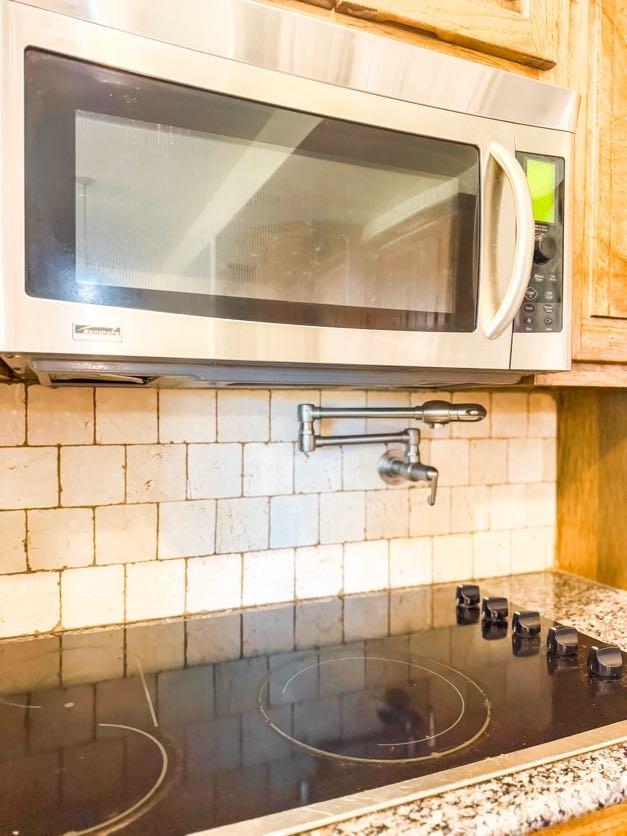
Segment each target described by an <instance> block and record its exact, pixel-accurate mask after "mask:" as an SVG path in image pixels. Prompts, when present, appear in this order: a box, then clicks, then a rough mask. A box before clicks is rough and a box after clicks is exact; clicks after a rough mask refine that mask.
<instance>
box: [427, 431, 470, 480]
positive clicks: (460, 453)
mask: <svg viewBox="0 0 627 836" xmlns="http://www.w3.org/2000/svg"><path fill="white" fill-rule="evenodd" d="M429 464H430V465H432V466H433V467H435V468H437V470H438V471H439V474H440V475H439V477H438V485H441V486H442V487H446V486H447V485H467V484H468V482H469V479H470V443H469V442H468V441H467V440H466V439H461V438H460V439H457V438H450V439H448V438H445V439H441V440H438V439H433V440H432V441H431V449H430V453H429Z"/></svg>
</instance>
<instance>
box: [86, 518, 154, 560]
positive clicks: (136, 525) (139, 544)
mask: <svg viewBox="0 0 627 836" xmlns="http://www.w3.org/2000/svg"><path fill="white" fill-rule="evenodd" d="M156 553H157V506H156V505H105V506H103V507H101V508H96V563H99V564H105V563H135V562H137V561H138V560H154V559H155V557H156Z"/></svg>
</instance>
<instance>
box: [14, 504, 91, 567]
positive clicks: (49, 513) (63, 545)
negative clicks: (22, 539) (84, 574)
mask: <svg viewBox="0 0 627 836" xmlns="http://www.w3.org/2000/svg"><path fill="white" fill-rule="evenodd" d="M93 560H94V523H93V511H92V510H91V508H51V509H48V510H32V511H29V512H28V562H29V565H30V568H31V569H65V568H68V567H74V566H89V564H90V563H93Z"/></svg>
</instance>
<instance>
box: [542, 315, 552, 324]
mask: <svg viewBox="0 0 627 836" xmlns="http://www.w3.org/2000/svg"><path fill="white" fill-rule="evenodd" d="M544 324H545V325H553V320H552V319H551V317H550V316H547V317H545V318H544Z"/></svg>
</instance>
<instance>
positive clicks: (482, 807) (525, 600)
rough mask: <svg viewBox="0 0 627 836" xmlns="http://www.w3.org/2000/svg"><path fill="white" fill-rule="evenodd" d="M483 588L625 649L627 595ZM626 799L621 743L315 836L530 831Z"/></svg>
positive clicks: (572, 581) (519, 580)
mask: <svg viewBox="0 0 627 836" xmlns="http://www.w3.org/2000/svg"><path fill="white" fill-rule="evenodd" d="M482 589H484V590H486V591H490V592H492V593H494V594H502V595H506V596H507V597H508V598H509V599H510V600H511V601H514V602H516V603H518V604H521V605H523V606H525V607H528V608H530V609H538V610H540V611H541V612H542V613H543V614H544V615H547V616H549V617H552V618H555V619H556V620H559V621H561V622H562V623H563V624H569V625H572V626H574V627H576V628H577V629H579V630H581V631H582V632H584V633H587V634H588V635H590V636H594V637H596V638H598V639H600V640H601V641H603V642H608V643H614V644H618V645H620V646H621V647H622V648H623V649H625V648H627V592H622V591H620V590H617V589H611V588H609V587H606V586H600V585H598V584H594V583H591V582H589V581H585V580H583V579H580V578H576V577H573V576H571V575H566V574H563V573H561V572H556V573H551V572H543V573H534V574H530V575H520V576H514V577H507V578H499V579H491V580H487V581H485V580H484V581H482ZM625 716H626V717H627V705H626V706H625ZM625 799H627V744H621V745H620V746H612V747H608V748H605V749H599V750H597V751H595V752H589V753H588V754H584V755H579V756H576V757H573V758H568V759H566V760H562V761H558V762H556V763H552V764H547V765H546V766H540V767H535V768H533V769H528V770H525V771H524V772H518V773H516V774H513V775H509V776H505V777H503V778H498V779H493V780H489V781H485V782H483V783H481V784H476V785H475V786H471V787H465V788H463V789H460V790H455V791H451V792H447V793H443V794H441V795H436V796H432V797H430V798H425V799H422V800H420V801H416V802H412V803H410V804H403V805H401V806H398V807H393V808H389V809H387V810H383V811H382V812H380V813H371V814H369V815H365V816H360V817H358V818H355V819H351V820H349V821H345V822H341V823H339V824H336V825H332V826H330V827H326V828H322V829H319V830H317V831H315V833H316V834H317V836H331V834H333V835H334V836H339V834H355V833H359V834H366V836H367V835H368V834H378V833H394V834H397V833H408V834H409V833H411V834H412V836H422V835H423V834H424V836H427V834H428V835H429V836H431V834H436V833H438V834H464V836H467V834H481V836H500V834H517V833H528V832H530V831H533V830H538V829H540V828H542V827H546V826H548V825H550V824H557V823H558V822H561V821H565V820H566V819H569V818H572V817H574V816H579V815H582V814H584V813H587V812H590V811H592V810H595V809H598V808H599V807H604V806H607V805H610V804H617V803H618V802H620V801H622V800H625Z"/></svg>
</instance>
